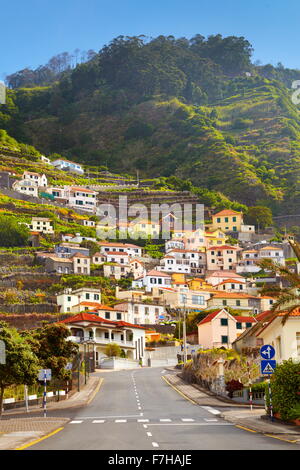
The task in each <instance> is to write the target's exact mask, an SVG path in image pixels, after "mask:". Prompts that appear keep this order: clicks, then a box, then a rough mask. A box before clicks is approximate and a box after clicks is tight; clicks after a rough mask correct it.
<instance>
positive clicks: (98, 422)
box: [93, 419, 105, 424]
mask: <svg viewBox="0 0 300 470" xmlns="http://www.w3.org/2000/svg"><path fill="white" fill-rule="evenodd" d="M93 423H95V424H100V423H105V420H104V419H94V421H93Z"/></svg>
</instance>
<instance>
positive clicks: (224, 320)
mask: <svg viewBox="0 0 300 470" xmlns="http://www.w3.org/2000/svg"><path fill="white" fill-rule="evenodd" d="M255 323H257V320H256V319H255V318H254V317H251V316H248V317H244V316H233V315H230V313H228V312H227V310H225V309H223V308H222V309H218V310H215V311H214V312H211V313H209V314H208V315H207V316H206V317H205V318H203V319H202V320H201V321H200V322H199V323H198V344H199V345H201V347H202V348H203V349H212V348H220V347H225V348H228V349H231V348H232V343H233V342H234V341H235V339H236V338H237V337H238V336H239V335H240V334H241V333H243V331H245V330H246V329H247V328H251V327H252V325H253V324H255Z"/></svg>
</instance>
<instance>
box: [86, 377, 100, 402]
mask: <svg viewBox="0 0 300 470" xmlns="http://www.w3.org/2000/svg"><path fill="white" fill-rule="evenodd" d="M103 382H104V379H103V378H102V377H101V378H100V380H99V383H98V385H97V387H96V388H95V390H94V391H93V392H92V396H91V397H90V398H89V399H88V401H87V402H86V404H87V405H89V404H90V403H91V402H92V401H93V400H94V398H95V396H96V395H97V393H98V392H99V390H100V388H101V386H102V384H103Z"/></svg>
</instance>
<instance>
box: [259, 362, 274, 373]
mask: <svg viewBox="0 0 300 470" xmlns="http://www.w3.org/2000/svg"><path fill="white" fill-rule="evenodd" d="M275 368H276V361H273V360H263V361H261V362H260V370H261V373H262V374H268V375H269V374H273V373H274V371H275Z"/></svg>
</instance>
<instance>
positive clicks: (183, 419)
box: [181, 418, 195, 423]
mask: <svg viewBox="0 0 300 470" xmlns="http://www.w3.org/2000/svg"><path fill="white" fill-rule="evenodd" d="M181 421H183V422H184V423H192V422H193V421H195V420H194V419H193V418H182V419H181Z"/></svg>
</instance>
